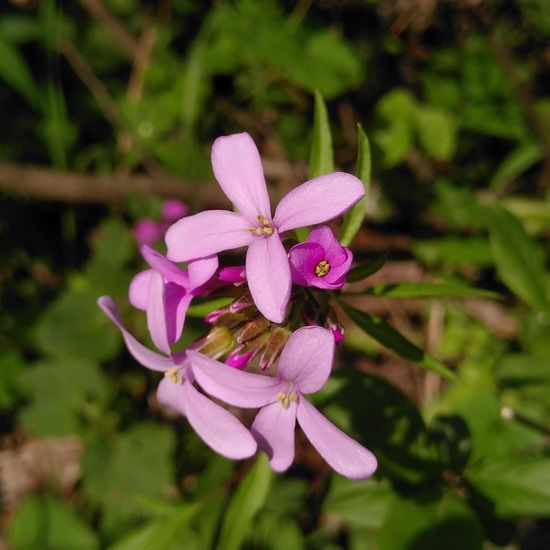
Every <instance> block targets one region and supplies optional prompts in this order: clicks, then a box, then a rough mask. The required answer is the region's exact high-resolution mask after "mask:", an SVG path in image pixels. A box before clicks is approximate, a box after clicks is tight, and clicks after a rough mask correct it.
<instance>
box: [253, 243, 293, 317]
mask: <svg viewBox="0 0 550 550" xmlns="http://www.w3.org/2000/svg"><path fill="white" fill-rule="evenodd" d="M246 280H247V282H248V288H249V289H250V293H251V294H252V298H253V299H254V303H255V304H256V307H257V308H258V309H259V310H260V312H261V313H262V315H264V316H265V317H267V318H268V319H269V320H270V321H273V322H274V323H282V322H283V320H284V318H285V315H286V307H287V305H288V301H289V299H290V290H291V286H292V280H291V277H290V266H289V265H288V257H287V254H286V251H285V248H284V246H283V243H282V242H281V239H280V238H279V236H278V235H277V234H274V235H272V236H271V237H268V238H262V237H255V238H254V241H253V242H252V243H251V244H250V246H249V247H248V252H247V254H246Z"/></svg>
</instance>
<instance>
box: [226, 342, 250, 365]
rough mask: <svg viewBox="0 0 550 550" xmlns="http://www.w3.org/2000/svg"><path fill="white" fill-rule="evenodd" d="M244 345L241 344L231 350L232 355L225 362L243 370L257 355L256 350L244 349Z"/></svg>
mask: <svg viewBox="0 0 550 550" xmlns="http://www.w3.org/2000/svg"><path fill="white" fill-rule="evenodd" d="M243 348H244V346H239V347H238V348H237V349H235V350H233V351H232V352H231V355H229V357H228V358H227V359H226V360H225V364H226V365H229V366H230V367H233V368H235V369H239V370H243V369H244V368H246V366H247V365H248V362H249V361H250V359H252V357H253V356H254V355H255V350H249V351H244V349H243Z"/></svg>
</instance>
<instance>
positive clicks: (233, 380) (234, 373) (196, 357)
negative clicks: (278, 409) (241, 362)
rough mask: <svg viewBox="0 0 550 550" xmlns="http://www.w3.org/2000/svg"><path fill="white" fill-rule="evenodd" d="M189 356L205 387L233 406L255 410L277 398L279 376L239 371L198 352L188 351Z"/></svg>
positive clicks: (196, 373) (199, 379)
mask: <svg viewBox="0 0 550 550" xmlns="http://www.w3.org/2000/svg"><path fill="white" fill-rule="evenodd" d="M187 358H188V359H189V361H190V364H191V370H192V371H193V374H194V375H195V379H196V380H197V382H198V383H199V384H200V385H201V387H202V389H203V390H204V391H205V392H206V393H209V394H210V395H213V396H214V397H217V398H218V399H221V400H222V401H225V402H226V403H228V404H230V405H235V406H237V407H244V408H248V409H253V408H255V407H262V406H263V405H267V404H268V403H273V402H274V401H275V399H277V393H278V392H279V386H280V382H279V380H278V379H277V378H272V377H271V376H263V375H261V374H252V373H250V372H243V371H240V370H236V369H234V368H233V367H230V366H229V365H224V364H223V363H220V362H219V361H216V360H214V359H211V358H210V357H207V356H206V355H202V354H201V353H198V352H196V351H191V350H189V351H187Z"/></svg>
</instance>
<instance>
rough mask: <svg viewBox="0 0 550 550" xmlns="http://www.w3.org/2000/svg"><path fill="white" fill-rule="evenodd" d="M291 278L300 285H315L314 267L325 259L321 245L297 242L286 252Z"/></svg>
mask: <svg viewBox="0 0 550 550" xmlns="http://www.w3.org/2000/svg"><path fill="white" fill-rule="evenodd" d="M288 259H289V263H290V273H291V274H292V280H293V281H294V282H295V283H296V284H298V285H302V286H310V285H312V286H315V283H316V282H317V279H319V277H317V276H316V275H315V267H316V266H317V264H318V263H319V262H320V261H321V260H324V259H325V251H324V250H323V247H322V246H321V245H320V244H318V243H314V242H306V243H298V244H296V245H294V246H293V247H292V248H291V249H290V250H289V252H288Z"/></svg>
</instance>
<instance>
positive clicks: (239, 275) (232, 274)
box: [218, 265, 246, 285]
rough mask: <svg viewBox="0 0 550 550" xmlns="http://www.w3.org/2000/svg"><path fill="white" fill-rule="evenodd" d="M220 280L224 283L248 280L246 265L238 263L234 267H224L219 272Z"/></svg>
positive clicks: (238, 282)
mask: <svg viewBox="0 0 550 550" xmlns="http://www.w3.org/2000/svg"><path fill="white" fill-rule="evenodd" d="M218 277H219V279H220V281H223V282H224V283H233V284H234V285H240V284H242V283H244V282H245V281H246V273H245V267H244V265H236V266H232V267H222V269H220V272H219V274H218Z"/></svg>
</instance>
